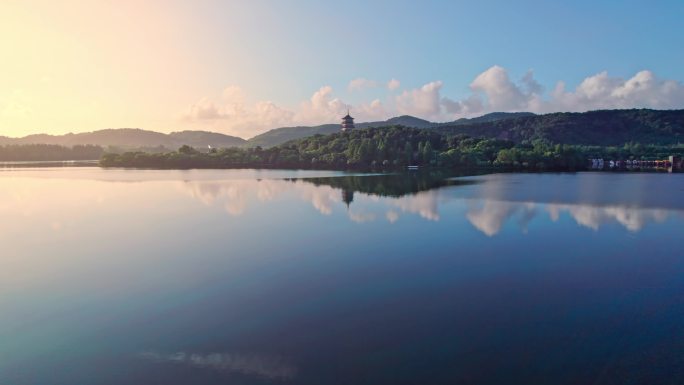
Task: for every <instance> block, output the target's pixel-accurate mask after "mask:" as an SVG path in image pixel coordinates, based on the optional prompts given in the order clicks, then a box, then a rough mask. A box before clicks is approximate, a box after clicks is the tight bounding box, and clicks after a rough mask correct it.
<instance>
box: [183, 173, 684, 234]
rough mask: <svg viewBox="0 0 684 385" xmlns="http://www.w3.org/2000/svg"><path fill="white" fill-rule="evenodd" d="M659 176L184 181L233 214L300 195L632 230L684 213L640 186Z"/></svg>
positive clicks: (333, 206)
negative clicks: (622, 186)
mask: <svg viewBox="0 0 684 385" xmlns="http://www.w3.org/2000/svg"><path fill="white" fill-rule="evenodd" d="M653 177H655V178H668V176H658V175H654V176H647V177H646V179H644V178H643V176H639V175H635V176H632V179H631V183H632V184H631V188H630V189H628V190H626V191H625V193H624V194H619V193H616V192H615V191H614V190H611V191H613V192H612V193H611V194H608V195H609V196H608V197H606V194H604V193H603V191H606V185H608V184H610V185H611V186H613V187H614V186H615V183H616V182H620V183H624V180H622V179H617V180H616V179H612V180H611V178H612V177H610V176H609V177H606V178H603V179H601V178H595V176H593V175H586V174H581V175H580V174H578V175H541V176H540V175H520V174H501V175H486V176H474V177H463V178H451V177H449V176H448V175H445V174H444V173H413V174H396V175H348V176H337V177H315V178H289V179H264V180H254V179H253V180H249V179H245V180H229V181H185V182H183V183H182V186H183V190H184V191H186V192H187V193H189V194H190V195H191V196H192V197H194V198H195V199H197V200H199V201H201V202H202V203H203V204H205V205H208V206H215V205H220V206H223V208H224V209H225V211H226V212H227V213H229V214H230V215H233V216H238V215H243V214H244V213H245V212H246V211H247V210H248V208H249V207H250V205H258V204H264V203H266V202H270V201H277V200H286V199H289V197H297V198H298V199H300V200H303V201H306V202H309V203H310V204H311V205H312V206H313V207H314V208H315V209H316V210H317V211H318V212H319V213H321V214H323V215H333V214H334V213H338V214H341V215H346V216H347V217H348V219H349V220H351V221H353V222H356V223H369V222H377V221H384V222H386V223H389V224H394V223H396V222H397V221H399V220H400V219H401V218H402V216H405V215H413V216H417V217H419V218H422V219H424V220H429V221H439V220H441V219H443V217H444V215H447V216H450V217H451V216H454V215H458V216H461V217H462V218H465V219H466V220H467V221H468V222H469V223H470V224H471V225H472V226H473V227H474V228H475V229H477V230H478V231H480V232H481V233H483V234H485V235H487V236H494V235H497V234H498V233H500V232H501V231H502V229H503V228H504V227H505V226H506V225H507V224H509V223H510V224H513V225H514V226H515V227H517V228H518V229H519V230H520V231H522V232H527V231H528V228H529V226H530V224H531V223H532V222H542V221H543V223H544V224H545V225H553V224H555V223H559V222H563V220H562V219H563V218H564V217H567V218H570V219H572V221H573V222H574V223H575V224H576V225H579V226H581V227H584V228H588V229H591V230H594V231H598V230H600V229H602V228H604V227H607V226H610V225H614V224H616V225H619V226H621V227H622V228H624V229H626V230H628V231H630V232H637V231H640V230H641V229H643V228H644V227H645V226H647V225H648V224H652V223H663V222H665V221H667V220H668V219H669V218H671V217H676V218H684V215H683V214H682V213H684V210H683V209H682V207H680V204H679V203H678V201H677V200H676V199H674V200H672V199H669V198H668V197H669V196H666V197H660V196H658V194H653V193H650V192H648V191H641V190H643V189H644V188H647V187H649V188H650V185H651V182H652V181H651V180H650V179H651V178H653ZM587 178H589V180H587ZM662 181H667V180H666V179H661V182H662ZM675 182H677V183H679V180H676V181H675ZM573 186H574V187H573ZM573 189H574V190H573ZM665 190H667V188H666V189H665ZM441 211H444V212H445V213H441Z"/></svg>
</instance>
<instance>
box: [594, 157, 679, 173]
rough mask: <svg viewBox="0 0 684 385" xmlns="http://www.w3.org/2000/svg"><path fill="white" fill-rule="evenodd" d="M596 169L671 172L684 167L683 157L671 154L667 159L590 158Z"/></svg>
mask: <svg viewBox="0 0 684 385" xmlns="http://www.w3.org/2000/svg"><path fill="white" fill-rule="evenodd" d="M590 162H591V168H592V169H594V170H602V169H605V168H609V169H628V170H632V169H661V170H662V169H667V170H668V171H670V172H673V171H681V170H683V169H684V161H683V160H682V157H680V156H677V155H670V156H669V157H668V158H667V159H648V160H647V159H633V160H621V159H620V160H604V159H596V158H595V159H590Z"/></svg>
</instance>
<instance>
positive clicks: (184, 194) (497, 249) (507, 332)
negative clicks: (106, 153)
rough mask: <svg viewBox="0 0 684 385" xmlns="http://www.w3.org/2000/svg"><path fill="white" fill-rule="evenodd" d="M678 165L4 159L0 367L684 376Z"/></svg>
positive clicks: (438, 376) (589, 379)
mask: <svg viewBox="0 0 684 385" xmlns="http://www.w3.org/2000/svg"><path fill="white" fill-rule="evenodd" d="M682 197H684V175H682V174H638V173H633V174H632V173H625V174H613V173H578V174H494V175H482V176H468V177H451V176H449V175H441V174H433V175H425V174H403V175H393V176H379V175H368V176H364V175H350V174H345V173H338V172H322V171H315V172H314V171H254V170H227V171H210V170H203V171H199V170H197V171H123V170H101V169H98V168H52V169H40V168H36V169H11V170H10V169H8V170H3V171H0V218H1V219H0V247H1V249H0V250H1V251H0V263H1V265H0V384H3V385H4V384H11V385H15V384H16V385H21V384H56V385H60V384H64V385H67V384H68V385H72V384H172V385H173V384H492V385H505V384H530V385H538V384H681V383H684V251H683V250H684V248H683V246H684V237H683V235H684V230H683V226H682V225H683V224H684V199H682Z"/></svg>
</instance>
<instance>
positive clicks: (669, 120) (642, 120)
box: [436, 109, 684, 146]
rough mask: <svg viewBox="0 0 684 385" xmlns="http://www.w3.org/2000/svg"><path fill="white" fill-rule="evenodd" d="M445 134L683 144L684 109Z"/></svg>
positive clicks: (546, 119) (531, 119)
mask: <svg viewBox="0 0 684 385" xmlns="http://www.w3.org/2000/svg"><path fill="white" fill-rule="evenodd" d="M436 130H437V131H439V132H441V133H443V134H446V135H459V134H461V135H468V136H473V137H475V136H477V137H487V138H499V139H506V140H511V141H513V142H515V143H517V144H532V143H533V142H534V141H537V140H542V141H546V142H550V143H563V144H572V145H599V146H621V145H623V144H624V143H629V142H634V143H648V144H657V145H663V146H668V145H676V144H678V143H684V110H649V109H634V110H600V111H589V112H583V113H572V112H559V113H553V114H546V115H531V116H521V117H516V118H513V119H501V120H495V121H490V122H481V123H476V124H465V125H454V124H444V125H441V126H440V127H438V128H436Z"/></svg>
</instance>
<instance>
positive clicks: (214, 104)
mask: <svg viewBox="0 0 684 385" xmlns="http://www.w3.org/2000/svg"><path fill="white" fill-rule="evenodd" d="M400 85H401V84H400V82H399V80H397V79H391V80H390V81H388V82H387V83H386V84H385V85H383V83H382V82H378V81H375V80H370V79H366V78H357V79H354V80H352V81H351V82H349V85H348V90H349V91H360V90H364V89H368V88H378V89H385V92H386V93H387V95H386V97H385V98H376V99H374V100H372V101H370V102H369V101H364V102H360V103H357V104H355V105H351V104H348V103H345V102H344V101H343V100H341V99H340V98H339V97H336V96H335V94H334V90H333V88H332V87H331V86H327V85H326V86H322V87H320V88H319V89H318V90H316V91H315V92H313V94H312V95H311V97H310V98H309V99H307V100H304V101H302V102H300V103H299V105H298V106H297V107H296V108H293V109H288V108H284V107H282V106H279V105H277V104H276V103H274V102H272V101H268V100H265V101H258V102H254V103H250V102H249V101H248V100H249V98H248V95H247V94H246V93H245V92H244V91H243V90H242V89H241V88H240V87H236V86H230V87H227V88H226V89H225V90H224V91H223V93H222V95H221V96H220V97H218V98H213V99H212V98H206V97H205V98H200V99H199V100H198V101H197V102H195V103H193V104H191V105H190V106H189V107H188V109H187V111H186V112H185V113H184V114H183V117H184V121H185V122H187V123H190V124H192V125H194V126H195V127H194V128H204V129H211V130H214V131H222V132H226V133H229V134H233V135H238V136H242V137H251V136H254V135H257V134H259V133H261V132H264V131H266V130H268V129H271V128H275V127H282V126H291V125H319V124H325V123H335V122H338V121H339V119H340V117H341V116H342V115H343V114H345V113H346V110H347V108H350V109H351V110H352V115H354V117H355V118H357V120H358V121H360V122H363V121H375V120H384V119H387V118H389V117H391V116H396V115H400V114H408V115H414V116H417V117H420V118H423V119H428V120H432V121H448V120H453V119H457V118H461V117H473V116H479V115H482V114H484V113H488V112H498V111H502V112H514V111H529V112H535V113H550V112H559V111H572V112H581V111H588V110H596V109H614V108H656V109H672V108H684V85H683V84H682V83H681V82H679V81H676V80H667V79H660V78H658V77H657V76H656V75H655V74H654V73H653V72H651V71H648V70H644V71H640V72H637V73H636V74H635V75H634V76H632V77H630V78H628V79H623V78H620V77H612V76H610V75H609V74H608V72H606V71H603V72H599V73H597V74H595V75H592V76H589V77H587V78H585V79H584V80H583V81H582V82H580V83H579V84H578V85H577V86H576V87H575V88H574V89H568V87H567V85H566V84H565V82H563V81H559V82H557V83H556V85H555V86H554V87H552V88H551V90H550V91H549V92H546V91H545V87H543V86H542V85H541V84H540V83H539V82H538V81H537V80H536V79H535V77H534V72H533V71H532V70H529V71H527V72H526V73H525V74H524V75H523V76H522V77H521V78H520V79H519V80H517V81H515V80H514V79H513V78H512V77H511V76H510V75H509V73H508V71H507V70H506V69H505V68H503V67H501V66H498V65H495V66H492V67H490V68H488V69H487V70H485V71H484V72H482V73H480V74H479V75H477V76H476V77H475V78H474V79H473V81H472V82H471V83H470V91H471V92H470V94H468V95H465V96H464V97H462V98H460V99H454V98H450V97H448V96H444V95H442V88H443V82H442V81H441V80H435V81H431V82H428V83H426V84H424V85H423V86H421V87H418V88H415V89H407V90H404V91H403V92H401V93H399V94H395V93H393V92H392V91H395V90H397V89H399V87H400ZM0 112H2V113H3V114H10V113H12V114H22V113H23V114H25V113H27V112H26V110H25V109H23V108H21V106H20V105H15V104H13V105H10V106H8V107H6V108H5V109H4V110H3V111H0Z"/></svg>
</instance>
